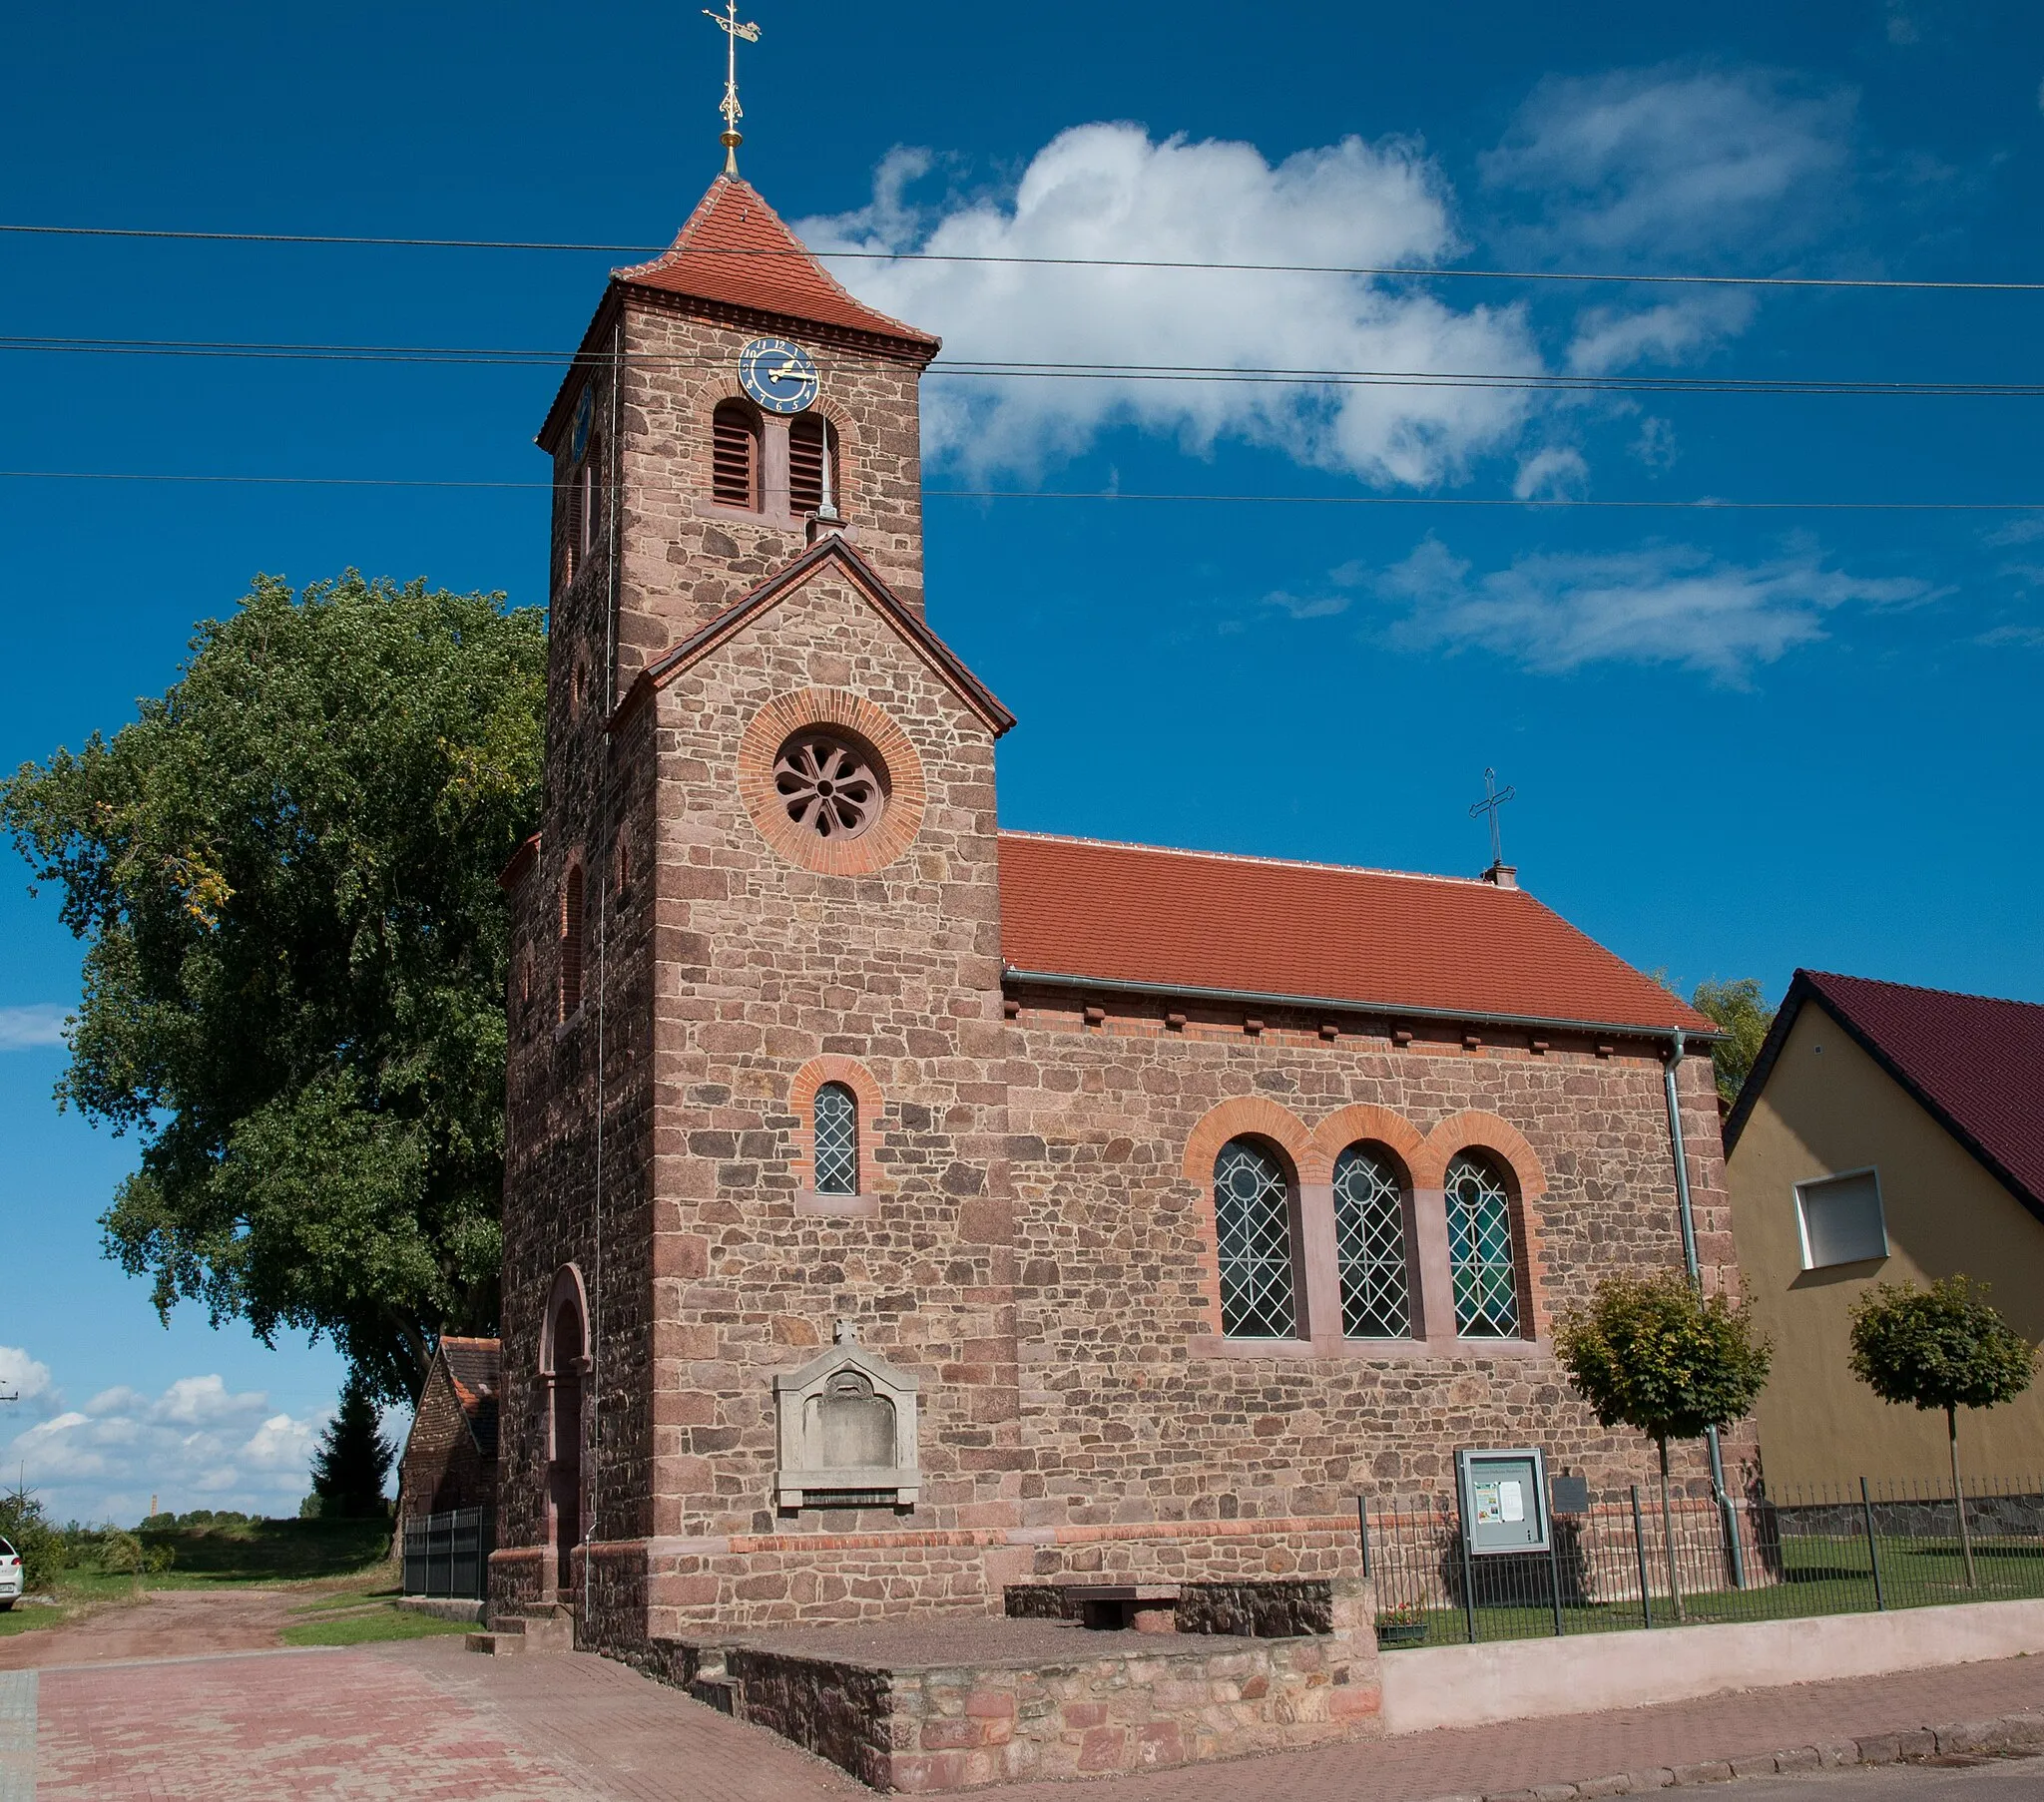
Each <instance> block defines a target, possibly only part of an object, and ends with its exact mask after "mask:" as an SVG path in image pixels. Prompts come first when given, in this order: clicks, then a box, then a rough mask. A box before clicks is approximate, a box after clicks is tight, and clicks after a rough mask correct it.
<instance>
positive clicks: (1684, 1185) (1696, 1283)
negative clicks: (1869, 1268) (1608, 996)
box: [1661, 1031, 1746, 1589]
mask: <svg viewBox="0 0 2044 1802" xmlns="http://www.w3.org/2000/svg"><path fill="white" fill-rule="evenodd" d="M1686 1055H1687V1044H1686V1035H1685V1034H1683V1033H1681V1032H1679V1031H1678V1032H1677V1033H1676V1034H1675V1035H1674V1036H1673V1038H1672V1040H1671V1041H1670V1044H1669V1049H1668V1061H1667V1063H1665V1064H1664V1065H1662V1067H1661V1082H1662V1085H1663V1088H1664V1090H1665V1092H1666V1094H1667V1097H1668V1143H1669V1148H1670V1149H1671V1150H1672V1151H1673V1152H1674V1155H1675V1202H1676V1208H1677V1211H1678V1212H1679V1213H1680V1214H1681V1216H1682V1262H1683V1267H1684V1268H1685V1269H1686V1270H1688V1272H1689V1280H1690V1283H1691V1285H1692V1286H1693V1287H1695V1288H1698V1289H1701V1288H1702V1287H1703V1279H1704V1271H1703V1262H1702V1260H1701V1259H1700V1258H1699V1257H1698V1256H1697V1219H1696V1211H1695V1209H1694V1208H1693V1207H1692V1205H1691V1203H1690V1193H1689V1147H1688V1146H1687V1145H1686V1144H1685V1143H1684V1142H1683V1136H1682V1098H1681V1096H1680V1095H1679V1094H1678V1093H1677V1091H1676V1087H1675V1072H1676V1068H1677V1066H1679V1065H1680V1064H1681V1063H1682V1061H1683V1059H1684V1057H1685V1056H1686ZM1704 1437H1705V1439H1706V1440H1707V1441H1708V1442H1709V1444H1710V1449H1711V1494H1712V1495H1713V1496H1714V1497H1716V1498H1717V1502H1718V1513H1719V1515H1720V1517H1721V1518H1722V1519H1723V1522H1724V1527H1725V1545H1726V1549H1727V1551H1728V1552H1730V1554H1731V1556H1732V1584H1733V1587H1734V1588H1738V1589H1743V1588H1745V1587H1746V1552H1745V1549H1744V1548H1743V1547H1742V1546H1741V1545H1740V1543H1739V1516H1738V1513H1737V1511H1736V1510H1735V1509H1734V1508H1733V1506H1732V1498H1731V1497H1730V1496H1729V1495H1727V1494H1726V1492H1725V1451H1724V1448H1723V1446H1721V1445H1720V1444H1719V1441H1718V1429H1717V1428H1716V1427H1715V1426H1713V1427H1707V1428H1705V1429H1704Z"/></svg>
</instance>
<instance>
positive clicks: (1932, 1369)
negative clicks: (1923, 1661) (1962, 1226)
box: [1852, 1276, 2037, 1588]
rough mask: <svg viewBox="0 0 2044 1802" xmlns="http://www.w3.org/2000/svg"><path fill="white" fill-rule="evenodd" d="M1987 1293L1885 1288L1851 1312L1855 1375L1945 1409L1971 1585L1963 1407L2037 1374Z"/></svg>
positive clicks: (1878, 1388)
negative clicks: (1962, 1476)
mask: <svg viewBox="0 0 2044 1802" xmlns="http://www.w3.org/2000/svg"><path fill="white" fill-rule="evenodd" d="M1987 1291H1988V1285H1987V1284H1986V1283H1978V1284H1976V1283H1974V1282H1972V1281H1971V1280H1969V1279H1968V1278H1966V1277H1964V1276H1947V1277H1945V1278H1944V1279H1943V1281H1941V1282H1934V1283H1932V1284H1931V1285H1930V1287H1929V1288H1927V1289H1919V1288H1918V1287H1917V1286H1916V1285H1915V1284H1914V1283H1880V1284H1877V1285H1876V1286H1875V1287H1873V1288H1872V1289H1869V1290H1868V1291H1867V1292H1866V1293H1865V1294H1864V1295H1862V1296H1861V1297H1860V1298H1859V1301H1858V1304H1857V1305H1856V1306H1855V1307H1854V1308H1853V1310H1852V1374H1853V1375H1854V1376H1855V1377H1857V1378H1858V1379H1859V1380H1860V1381H1861V1382H1862V1383H1864V1384H1865V1385H1866V1386H1867V1387H1868V1388H1869V1389H1871V1390H1872V1391H1873V1393H1874V1394H1875V1395H1877V1396H1879V1397H1880V1399H1881V1400H1882V1401H1884V1402H1891V1403H1897V1404H1899V1403H1907V1404H1908V1405H1909V1406H1910V1407H1912V1408H1921V1409H1924V1410H1926V1411H1928V1410H1929V1409H1932V1408H1942V1409H1943V1410H1944V1430H1945V1443H1946V1445H1947V1446H1948V1448H1949V1449H1950V1452H1951V1461H1952V1507H1953V1508H1954V1510H1956V1511H1957V1514H1958V1517H1959V1548H1960V1550H1961V1552H1962V1553H1963V1554H1964V1555H1965V1560H1966V1586H1967V1587H1968V1588H1971V1587H1972V1586H1973V1582H1974V1573H1973V1538H1972V1535H1971V1534H1970V1533H1969V1532H1968V1531H1967V1528H1966V1501H1965V1494H1964V1491H1963V1490H1962V1489H1961V1488H1960V1486H1959V1410H1960V1409H1961V1408H1998V1407H1999V1406H2000V1405H2001V1404H2002V1403H2003V1402H2009V1401H2013V1400H2014V1399H2015V1398H2016V1397H2017V1396H2019V1395H2021V1394H2022V1393H2023V1391H2024V1390H2026V1389H2027V1388H2029V1386H2030V1382H2031V1379H2032V1378H2033V1377H2035V1375H2036V1373H2037V1354H2036V1351H2035V1350H2034V1349H2033V1348H2032V1346H2031V1344H2030V1342H2029V1340H2027V1339H2025V1338H2024V1337H2023V1335H2022V1334H2021V1333H2019V1332H2017V1331H2016V1329H2015V1328H2014V1327H2012V1326H2010V1325H2009V1323H2008V1322H2007V1321H2006V1320H2004V1319H2002V1317H2001V1315H2000V1314H1999V1313H1997V1312H1996V1311H1995V1310H1994V1308H1992V1307H1991V1306H1990V1305H1989V1304H1988V1301H1987Z"/></svg>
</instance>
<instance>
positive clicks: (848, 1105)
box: [815, 1083, 858, 1195]
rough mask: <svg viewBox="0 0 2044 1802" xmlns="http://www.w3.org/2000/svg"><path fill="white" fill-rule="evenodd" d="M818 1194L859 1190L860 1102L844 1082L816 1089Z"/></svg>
mask: <svg viewBox="0 0 2044 1802" xmlns="http://www.w3.org/2000/svg"><path fill="white" fill-rule="evenodd" d="M815 1146H816V1193H817V1194H819V1195H855V1194H857V1193H858V1102H857V1099H856V1098H855V1097H854V1096H853V1095H852V1093H851V1091H850V1090H849V1089H847V1088H846V1087H845V1086H844V1085H843V1084H842V1083H825V1084H824V1085H823V1086H822V1088H820V1089H818V1090H817V1091H816V1105H815Z"/></svg>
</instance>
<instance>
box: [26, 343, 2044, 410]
mask: <svg viewBox="0 0 2044 1802" xmlns="http://www.w3.org/2000/svg"><path fill="white" fill-rule="evenodd" d="M0 350H15V351H25V352H33V353H49V354H65V355H69V354H89V355H109V356H166V357H233V358H246V359H253V360H256V361H274V360H282V361H307V362H350V363H357V362H367V363H379V362H380V363H437V364H452V365H457V366H473V367H512V368H552V367H570V366H573V365H574V364H575V363H577V362H578V361H579V362H583V363H587V364H589V365H590V366H592V367H594V366H599V365H601V366H608V365H609V362H610V360H611V359H610V358H609V357H608V356H607V355H601V354H587V355H585V354H584V353H582V352H579V351H574V350H532V349H519V348H514V347H509V346H504V347H487V346H477V345H446V344H311V343H281V342H263V341H259V340H256V339H230V338H219V339H205V338H90V337H34V336H23V335H13V336H6V335H0ZM833 360H835V361H836V362H837V363H838V364H839V365H840V366H843V367H859V366H863V361H864V359H859V358H856V357H841V358H836V359H833ZM622 361H623V362H624V363H625V364H626V365H627V366H629V367H632V368H640V369H651V368H657V369H677V368H680V369H709V368H722V367H723V366H724V364H723V362H722V361H721V360H719V359H715V358H709V357H694V356H662V355H644V354H641V355H628V356H626V357H624V358H623V359H622ZM930 371H931V373H933V374H937V375H946V376H957V377H977V378H981V379H988V380H1008V379H1029V380H1057V381H1140V382H1164V383H1170V382H1219V383H1245V382H1246V383H1252V384H1276V385H1288V386H1315V387H1417V388H1435V387H1444V388H1499V389H1508V390H1527V391H1533V392H1540V391H1549V392H1562V393H1592V394H1595V393H1622V394H1785V395H1801V394H1844V395H1896V396H1933V397H1947V398H1956V399H1979V398H2030V399H2034V398H2036V397H2038V396H2040V395H2044V382H1976V381H1953V380H1944V379H1941V378H1934V377H1911V378H1904V379H1900V380H1886V381H1877V380H1872V379H1869V378H1863V377H1854V376H1718V375H1697V376H1685V375H1589V374H1577V373H1570V372H1548V371H1516V370H1446V369H1287V368H1274V367H1262V368H1260V367H1254V366H1251V367H1241V366H1235V365H1229V364H1212V363H1205V364H1203V363H1110V362H1085V363H1058V362H1029V361H1022V360H1013V361H1006V360H1001V359H994V358H958V359H955V360H952V359H945V358H939V359H938V360H937V361H936V362H934V363H932V364H931V365H930Z"/></svg>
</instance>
